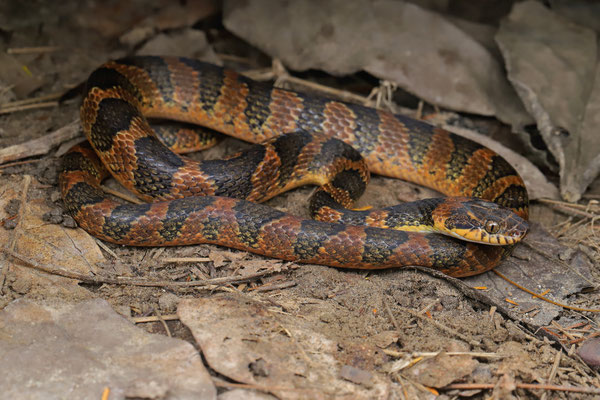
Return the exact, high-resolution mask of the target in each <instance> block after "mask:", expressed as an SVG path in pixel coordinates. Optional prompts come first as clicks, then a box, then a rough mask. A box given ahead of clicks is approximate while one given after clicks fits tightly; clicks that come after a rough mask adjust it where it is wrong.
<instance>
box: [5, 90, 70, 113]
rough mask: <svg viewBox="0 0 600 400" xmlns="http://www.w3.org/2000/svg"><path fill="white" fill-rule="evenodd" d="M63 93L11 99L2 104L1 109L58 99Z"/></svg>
mask: <svg viewBox="0 0 600 400" xmlns="http://www.w3.org/2000/svg"><path fill="white" fill-rule="evenodd" d="M62 95H63V93H51V94H46V95H44V96H38V97H30V98H28V99H23V100H16V101H11V102H9V103H4V104H1V105H0V109H4V108H12V107H17V106H23V105H26V104H35V103H41V102H43V101H47V100H56V99H59V98H60V97H61V96H62Z"/></svg>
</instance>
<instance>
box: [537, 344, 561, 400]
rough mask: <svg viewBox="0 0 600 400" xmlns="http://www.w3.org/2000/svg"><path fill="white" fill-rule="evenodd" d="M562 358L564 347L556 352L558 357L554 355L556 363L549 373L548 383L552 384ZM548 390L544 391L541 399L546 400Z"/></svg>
mask: <svg viewBox="0 0 600 400" xmlns="http://www.w3.org/2000/svg"><path fill="white" fill-rule="evenodd" d="M561 358H562V349H560V350H559V351H558V353H556V357H554V364H552V369H551V370H550V374H548V379H547V381H546V383H547V384H548V385H550V384H552V381H553V380H554V378H555V377H556V372H557V371H558V366H559V365H560V359H561ZM546 394H547V393H546V392H544V393H543V394H542V397H541V399H540V400H546V397H547V396H546Z"/></svg>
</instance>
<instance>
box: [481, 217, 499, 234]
mask: <svg viewBox="0 0 600 400" xmlns="http://www.w3.org/2000/svg"><path fill="white" fill-rule="evenodd" d="M499 230H500V224H498V223H497V222H496V221H492V220H491V219H490V220H487V221H485V231H486V232H487V233H489V234H492V235H493V234H495V233H498V231H499Z"/></svg>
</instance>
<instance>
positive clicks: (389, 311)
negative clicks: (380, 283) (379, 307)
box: [383, 299, 400, 333]
mask: <svg viewBox="0 0 600 400" xmlns="http://www.w3.org/2000/svg"><path fill="white" fill-rule="evenodd" d="M383 307H384V308H385V312H387V314H388V316H389V317H390V320H391V321H392V324H393V325H394V328H396V331H397V332H398V333H400V325H398V321H396V317H394V314H392V310H391V309H390V306H389V304H388V303H387V301H385V299H384V300H383Z"/></svg>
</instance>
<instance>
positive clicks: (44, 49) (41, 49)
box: [6, 46, 60, 54]
mask: <svg viewBox="0 0 600 400" xmlns="http://www.w3.org/2000/svg"><path fill="white" fill-rule="evenodd" d="M57 50H60V46H38V47H12V48H9V49H6V53H8V54H38V53H53V52H55V51H57Z"/></svg>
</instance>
